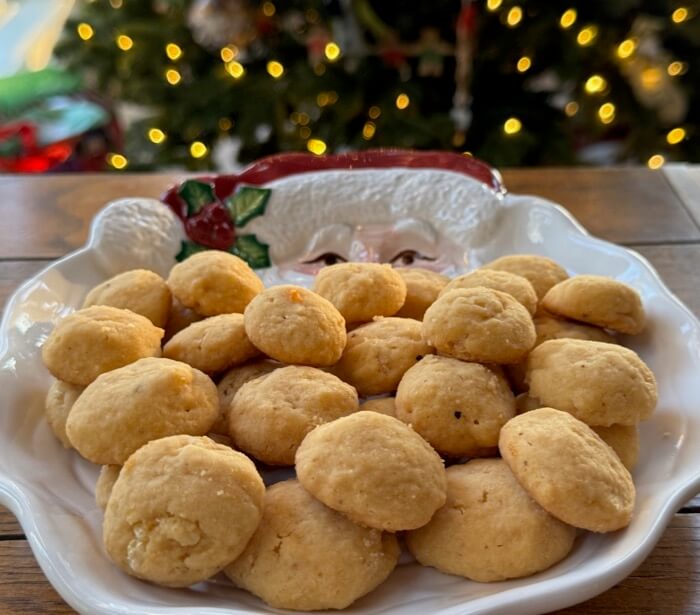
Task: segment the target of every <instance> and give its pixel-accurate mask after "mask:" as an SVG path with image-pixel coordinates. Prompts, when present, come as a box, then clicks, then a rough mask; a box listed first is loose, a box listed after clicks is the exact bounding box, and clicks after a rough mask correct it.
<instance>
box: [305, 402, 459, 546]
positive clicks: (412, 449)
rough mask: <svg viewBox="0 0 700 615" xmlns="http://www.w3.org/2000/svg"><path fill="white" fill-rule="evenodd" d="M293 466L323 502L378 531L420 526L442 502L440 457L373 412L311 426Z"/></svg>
mask: <svg viewBox="0 0 700 615" xmlns="http://www.w3.org/2000/svg"><path fill="white" fill-rule="evenodd" d="M296 470H297V478H298V479H299V482H300V483H301V484H302V485H303V486H304V488H305V489H306V490H307V491H308V492H309V493H311V495H313V496H314V497H315V498H318V499H319V500H321V502H323V503H324V504H325V505H326V506H330V507H331V508H333V509H334V510H337V511H339V512H341V513H343V514H344V515H346V516H347V517H348V518H349V519H351V520H352V521H354V522H355V523H359V524H360V525H365V526H367V527H374V528H377V529H380V530H388V531H390V532H397V531H399V530H410V529H415V528H417V527H421V526H422V525H425V524H426V523H427V522H428V521H429V520H430V518H431V517H432V516H433V514H434V513H435V511H436V510H437V509H438V508H440V507H441V506H442V505H443V504H444V503H445V497H446V489H447V482H446V478H445V468H444V466H443V463H442V459H440V457H439V456H438V454H437V453H436V452H435V451H434V450H433V449H432V448H431V447H430V445H429V444H428V443H427V442H426V441H425V440H423V438H421V437H420V436H419V435H418V434H417V433H416V432H414V431H413V430H412V429H411V428H410V427H408V426H407V425H404V424H403V423H402V422H401V421H399V420H397V419H395V418H392V417H390V416H385V415H383V414H379V413H378V412H367V411H363V412H357V413H355V414H352V415H350V416H346V417H344V418H341V419H337V420H335V421H333V422H331V423H326V424H325V425H321V426H320V427H317V428H316V429H314V430H313V431H312V432H311V433H310V434H309V435H308V436H306V438H304V441H303V442H302V443H301V446H300V447H299V450H298V451H297V454H296Z"/></svg>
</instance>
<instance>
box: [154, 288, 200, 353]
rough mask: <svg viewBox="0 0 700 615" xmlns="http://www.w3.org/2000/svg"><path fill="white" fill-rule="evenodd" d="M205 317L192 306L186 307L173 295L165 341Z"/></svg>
mask: <svg viewBox="0 0 700 615" xmlns="http://www.w3.org/2000/svg"><path fill="white" fill-rule="evenodd" d="M203 318H204V316H201V315H200V314H197V312H195V311H194V310H191V309H190V308H186V307H185V306H184V305H182V303H180V302H179V301H178V300H177V299H176V298H175V297H171V300H170V311H169V312H168V323H167V324H166V325H165V335H164V336H163V342H167V341H168V340H169V339H170V338H171V337H173V335H175V334H176V333H179V332H180V331H182V330H183V329H184V328H186V327H189V326H190V325H191V324H192V323H193V322H198V321H200V320H202V319H203Z"/></svg>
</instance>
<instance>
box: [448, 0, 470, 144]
mask: <svg viewBox="0 0 700 615" xmlns="http://www.w3.org/2000/svg"><path fill="white" fill-rule="evenodd" d="M475 33H476V7H475V6H474V4H473V2H471V0H462V7H461V9H460V11H459V16H458V17H457V25H456V28H455V35H456V45H455V93H454V97H453V99H452V110H451V111H450V117H451V118H452V121H453V122H454V124H455V128H456V129H457V132H456V134H455V135H454V136H453V141H452V142H453V144H454V147H461V146H462V145H464V141H465V140H466V139H465V138H464V133H466V131H467V130H468V128H469V126H470V125H471V123H472V112H471V93H470V91H469V85H470V82H471V77H472V70H473V68H472V64H473V61H474V48H475V45H476V37H475Z"/></svg>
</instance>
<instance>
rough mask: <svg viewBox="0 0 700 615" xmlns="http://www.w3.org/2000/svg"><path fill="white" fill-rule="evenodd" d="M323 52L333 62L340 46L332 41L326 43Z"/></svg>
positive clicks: (336, 57)
mask: <svg viewBox="0 0 700 615" xmlns="http://www.w3.org/2000/svg"><path fill="white" fill-rule="evenodd" d="M324 53H325V54H326V58H327V59H328V60H329V61H330V62H335V61H336V60H337V59H338V58H339V57H340V47H339V46H338V43H334V42H333V41H331V42H330V43H326V47H325V49H324Z"/></svg>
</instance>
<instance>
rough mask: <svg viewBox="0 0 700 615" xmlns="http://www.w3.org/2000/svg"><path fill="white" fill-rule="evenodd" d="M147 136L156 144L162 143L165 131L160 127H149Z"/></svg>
mask: <svg viewBox="0 0 700 615" xmlns="http://www.w3.org/2000/svg"><path fill="white" fill-rule="evenodd" d="M148 138H149V139H150V140H151V141H152V142H153V143H155V144H156V145H158V144H159V143H162V142H163V141H165V133H164V132H163V131H162V130H161V129H160V128H151V129H150V130H149V131H148Z"/></svg>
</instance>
